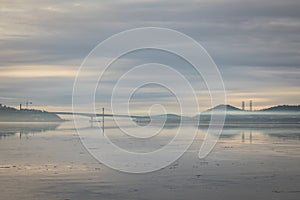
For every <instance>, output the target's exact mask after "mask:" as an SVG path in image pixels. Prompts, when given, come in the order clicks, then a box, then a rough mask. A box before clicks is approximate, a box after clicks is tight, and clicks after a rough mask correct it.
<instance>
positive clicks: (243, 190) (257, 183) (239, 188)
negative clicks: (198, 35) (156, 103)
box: [0, 122, 300, 200]
mask: <svg viewBox="0 0 300 200" xmlns="http://www.w3.org/2000/svg"><path fill="white" fill-rule="evenodd" d="M3 127H5V125H3V124H1V125H0V129H1V130H5V133H7V132H8V130H7V129H4V128H3ZM87 128H88V127H87ZM111 129H112V130H113V128H111ZM112 130H111V131H112ZM107 131H108V132H109V131H110V130H107ZM202 134H203V131H202V130H199V135H198V137H197V139H196V140H195V142H194V143H193V145H192V146H191V147H190V149H189V150H188V151H187V152H186V153H185V154H184V155H183V156H182V157H181V158H180V159H179V160H178V161H176V162H175V163H173V164H172V165H170V166H168V167H165V168H164V169H162V170H159V171H156V172H152V173H147V174H127V173H121V172H118V171H115V170H112V169H110V168H108V167H106V166H105V165H103V164H100V163H99V162H98V161H96V160H95V159H93V158H92V156H91V155H89V153H88V152H87V151H86V150H85V148H84V147H83V146H82V144H81V142H80V140H79V138H78V135H77V134H76V131H75V130H74V128H73V125H72V123H71V122H65V123H63V124H61V125H59V126H58V127H55V128H54V129H53V130H51V129H50V130H49V129H47V130H40V131H38V130H34V131H30V130H26V131H25V132H22V131H21V133H20V130H18V131H16V130H13V131H11V132H10V134H4V132H2V133H1V137H0V139H1V140H0V152H1V153H0V181H1V183H2V184H1V186H0V190H1V199H7V200H10V199H25V200H26V199H50V200H51V199H65V200H66V199H299V197H300V167H299V166H300V140H299V138H300V131H299V127H298V126H291V127H284V128H280V127H276V128H272V127H269V128H266V129H261V128H257V129H256V128H255V127H253V128H251V129H248V128H247V129H243V128H239V129H225V130H224V132H223V134H222V137H221V138H220V140H219V142H218V143H217V145H216V146H215V148H214V150H213V151H212V152H211V153H210V154H209V156H208V157H207V158H205V159H203V160H200V159H199V158H198V150H199V147H200V144H201V142H202V139H203V137H202V136H203V135H202Z"/></svg>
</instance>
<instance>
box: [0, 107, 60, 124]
mask: <svg viewBox="0 0 300 200" xmlns="http://www.w3.org/2000/svg"><path fill="white" fill-rule="evenodd" d="M58 121H63V119H61V118H60V117H59V116H58V115H56V114H53V113H49V112H47V111H42V110H33V109H22V110H17V109H15V108H12V107H9V106H5V105H2V104H0V122H58Z"/></svg>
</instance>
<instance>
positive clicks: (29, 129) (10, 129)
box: [0, 120, 300, 145]
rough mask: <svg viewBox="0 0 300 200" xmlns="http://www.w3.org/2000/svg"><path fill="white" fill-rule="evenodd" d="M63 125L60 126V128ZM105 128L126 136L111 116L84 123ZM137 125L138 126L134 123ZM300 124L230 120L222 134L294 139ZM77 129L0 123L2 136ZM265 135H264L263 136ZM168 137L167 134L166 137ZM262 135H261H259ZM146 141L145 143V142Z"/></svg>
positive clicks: (111, 134)
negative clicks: (233, 122) (100, 122)
mask: <svg viewBox="0 0 300 200" xmlns="http://www.w3.org/2000/svg"><path fill="white" fill-rule="evenodd" d="M58 127H59V128H58ZM98 128H104V129H105V130H106V134H107V135H108V136H109V137H110V138H111V139H112V140H117V139H120V138H123V139H124V136H123V134H124V133H123V132H122V131H121V130H120V128H119V127H117V126H116V124H115V123H112V122H110V121H109V120H108V121H107V123H106V124H105V126H104V127H102V125H101V126H100V127H99V126H97V125H95V123H94V124H91V123H83V125H82V127H80V129H87V130H88V129H98ZM131 128H134V127H131ZM177 128H178V125H177V124H165V126H164V127H163V129H162V130H163V132H168V134H166V135H164V136H162V135H161V136H162V137H160V136H159V135H158V137H156V138H155V139H166V137H167V140H170V139H172V136H174V134H171V133H173V132H174V131H175V132H176V130H177ZM184 128H185V129H186V131H189V127H188V126H187V127H184ZM207 128H208V127H207V126H199V127H198V129H199V134H204V133H206V131H207ZM299 128H300V124H263V125H262V124H246V125H245V124H238V125H230V124H227V125H226V126H225V127H224V128H223V131H222V134H221V135H220V139H221V140H239V141H241V142H242V143H245V142H247V143H252V142H253V141H254V140H256V139H257V140H262V139H267V138H265V137H271V138H277V139H285V140H287V139H290V140H300V129H299ZM52 130H55V131H60V132H63V131H66V130H68V131H74V133H76V130H75V128H74V126H73V123H72V122H62V123H0V139H3V138H6V137H12V136H16V135H18V136H19V138H22V137H23V136H25V135H28V134H35V133H46V132H47V131H52ZM261 136H264V137H261ZM164 137H165V138H164ZM258 137H260V138H258ZM143 142H145V141H143ZM156 142H157V144H159V145H162V144H161V142H158V140H156ZM143 144H144V143H143Z"/></svg>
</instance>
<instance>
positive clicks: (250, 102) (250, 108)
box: [249, 100, 253, 111]
mask: <svg viewBox="0 0 300 200" xmlns="http://www.w3.org/2000/svg"><path fill="white" fill-rule="evenodd" d="M252 106H253V104H252V100H250V101H249V110H250V111H252Z"/></svg>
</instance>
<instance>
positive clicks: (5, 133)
mask: <svg viewBox="0 0 300 200" xmlns="http://www.w3.org/2000/svg"><path fill="white" fill-rule="evenodd" d="M59 125H60V123H37V122H36V123H27V122H24V123H0V139H4V138H6V137H12V136H16V135H17V134H18V135H19V138H20V139H22V137H23V136H26V135H28V134H34V133H44V132H47V131H49V130H55V129H56V128H57V127H58V126H59Z"/></svg>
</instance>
